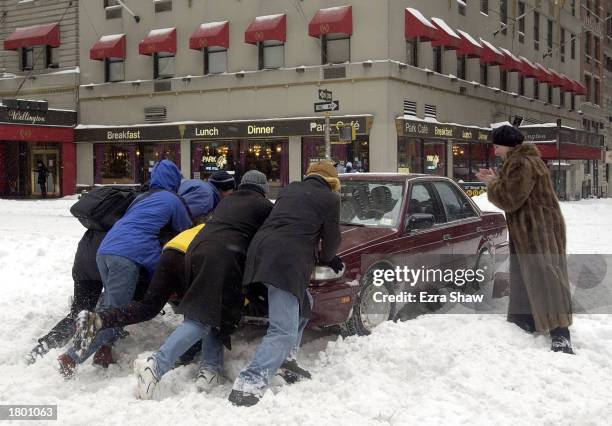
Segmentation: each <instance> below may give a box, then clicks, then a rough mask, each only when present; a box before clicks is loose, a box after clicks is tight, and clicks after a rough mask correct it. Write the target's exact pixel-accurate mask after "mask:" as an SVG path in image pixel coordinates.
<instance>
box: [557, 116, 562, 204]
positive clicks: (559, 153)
mask: <svg viewBox="0 0 612 426" xmlns="http://www.w3.org/2000/svg"><path fill="white" fill-rule="evenodd" d="M557 198H559V199H560V198H561V119H560V118H558V119H557Z"/></svg>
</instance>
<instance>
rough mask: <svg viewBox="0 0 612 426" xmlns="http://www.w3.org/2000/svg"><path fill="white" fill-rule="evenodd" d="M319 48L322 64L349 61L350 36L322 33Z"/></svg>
mask: <svg viewBox="0 0 612 426" xmlns="http://www.w3.org/2000/svg"><path fill="white" fill-rule="evenodd" d="M321 48H322V52H321V54H322V55H321V56H322V59H321V61H322V63H323V64H341V63H343V62H350V61H351V38H350V37H347V36H345V35H342V36H338V37H335V36H330V35H323V36H322V37H321ZM283 62H284V61H283ZM281 66H282V65H281ZM276 68H280V67H276Z"/></svg>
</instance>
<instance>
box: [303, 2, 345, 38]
mask: <svg viewBox="0 0 612 426" xmlns="http://www.w3.org/2000/svg"><path fill="white" fill-rule="evenodd" d="M324 34H343V35H345V36H350V35H352V34H353V7H352V6H338V7H330V8H327V9H319V10H317V13H316V14H315V16H314V17H313V18H312V20H311V21H310V23H309V24H308V35H309V36H311V37H321V35H324Z"/></svg>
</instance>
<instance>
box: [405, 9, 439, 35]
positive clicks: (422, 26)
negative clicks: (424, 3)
mask: <svg viewBox="0 0 612 426" xmlns="http://www.w3.org/2000/svg"><path fill="white" fill-rule="evenodd" d="M404 20H405V28H404V32H405V35H406V39H411V38H417V37H419V38H420V39H421V40H422V41H432V40H433V39H434V38H435V34H436V31H438V29H437V28H436V27H435V26H434V25H433V24H432V23H431V22H429V20H428V19H427V18H425V17H424V16H423V14H422V13H421V12H419V11H418V10H416V9H413V8H411V7H407V8H406V10H405V12H404Z"/></svg>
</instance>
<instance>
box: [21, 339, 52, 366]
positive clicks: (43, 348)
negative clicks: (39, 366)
mask: <svg viewBox="0 0 612 426" xmlns="http://www.w3.org/2000/svg"><path fill="white" fill-rule="evenodd" d="M47 352H49V346H47V344H46V343H45V342H42V343H39V344H38V345H36V346H34V348H33V349H32V350H31V351H30V352H29V353H28V354H27V355H26V363H28V364H34V363H35V362H36V361H38V358H42V357H43V356H44V355H45V354H46V353H47Z"/></svg>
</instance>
